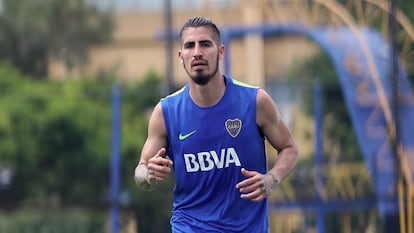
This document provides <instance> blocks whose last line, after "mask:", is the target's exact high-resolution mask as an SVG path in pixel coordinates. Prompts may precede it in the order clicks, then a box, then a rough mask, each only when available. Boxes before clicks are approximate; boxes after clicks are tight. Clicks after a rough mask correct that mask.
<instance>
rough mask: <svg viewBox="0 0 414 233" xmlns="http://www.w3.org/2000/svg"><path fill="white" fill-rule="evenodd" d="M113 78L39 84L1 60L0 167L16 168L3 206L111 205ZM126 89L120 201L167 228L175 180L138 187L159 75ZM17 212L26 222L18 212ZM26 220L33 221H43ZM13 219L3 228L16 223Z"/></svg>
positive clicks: (0, 195)
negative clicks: (136, 176) (150, 188)
mask: <svg viewBox="0 0 414 233" xmlns="http://www.w3.org/2000/svg"><path fill="white" fill-rule="evenodd" d="M113 83H114V82H113V78H106V79H104V80H96V81H93V80H92V79H87V78H80V79H76V80H70V81H65V82H54V81H47V80H43V81H40V80H35V79H31V78H27V77H25V76H24V75H22V74H21V73H20V72H18V71H17V70H14V69H13V68H11V66H10V65H8V64H5V63H3V64H0V169H1V168H2V167H10V168H12V170H13V179H12V183H11V185H9V186H7V187H2V186H1V184H0V206H2V207H6V208H12V209H13V208H14V206H25V205H30V206H32V205H36V206H39V208H40V209H43V208H45V207H46V206H49V205H50V204H51V203H55V202H57V203H58V205H62V204H65V205H66V204H69V205H71V204H75V205H82V206H83V207H86V208H87V207H95V206H96V205H99V206H101V205H103V206H105V205H107V204H108V201H109V197H108V196H109V195H108V191H109V167H110V151H111V143H110V141H111V116H112V115H111V113H112V112H111V111H112V109H111V90H112V87H113ZM121 87H122V113H121V114H122V135H121V138H122V148H121V149H122V151H121V154H122V155H121V156H122V158H121V166H122V168H121V179H122V180H121V185H122V198H121V200H120V201H121V204H122V205H123V207H125V208H135V209H136V211H137V212H138V213H139V214H138V215H139V216H141V217H142V219H140V223H141V224H140V226H141V227H145V226H147V227H153V226H157V225H159V226H161V225H162V224H160V223H165V222H168V221H166V219H168V218H169V215H170V210H171V199H172V198H171V193H172V186H173V180H170V181H169V182H167V183H165V184H163V185H160V187H159V190H158V191H156V192H152V193H149V192H144V191H141V190H139V189H138V188H137V186H136V184H135V182H134V179H133V171H134V168H135V166H136V164H137V162H138V160H139V153H140V151H141V149H142V145H143V144H144V141H145V139H146V135H147V125H148V117H149V113H150V112H151V109H152V107H153V106H154V105H155V104H156V103H157V102H158V101H159V100H160V98H161V96H160V92H161V91H160V87H161V78H160V77H159V76H158V75H157V74H156V73H155V72H149V73H148V75H147V76H146V77H145V78H144V79H143V81H142V82H137V83H127V84H125V85H122V86H121ZM144 211H145V214H144ZM21 215H22V216H23V215H24V214H23V212H22V213H21ZM29 215H30V212H29V213H28V216H27V217H28V218H30V216H29ZM12 216H14V217H16V218H17V219H16V220H15V221H20V220H19V218H20V217H19V216H20V214H18V215H12ZM145 217H147V219H146V220H145ZM148 217H150V218H148ZM54 220H56V221H57V222H59V221H60V220H59V219H58V217H57V218H56V219H54ZM0 221H1V217H0ZM22 221H23V220H22ZM24 221H26V220H24ZM27 221H29V222H28V223H27V224H28V225H29V226H32V225H33V224H38V222H42V221H43V220H42V218H35V219H33V220H30V219H29V220H27ZM154 222H155V224H154ZM10 224H14V223H10ZM10 224H9V225H4V226H16V225H18V224H17V223H16V225H10ZM31 224H32V225H31ZM68 224H69V223H68ZM41 225H42V224H41ZM46 225H47V224H46ZM164 225H165V224H164ZM42 227H43V225H42ZM45 227H52V228H51V229H54V228H53V227H54V225H53V226H49V225H47V226H45ZM3 229H5V228H3ZM16 229H18V228H16ZM34 229H40V228H36V227H34ZM42 229H43V228H42ZM47 229H49V228H47ZM0 232H1V231H0ZM38 232H42V231H40V230H39V231H38ZM45 232H55V231H53V230H52V231H45ZM68 232H69V231H68ZM80 232H88V231H83V230H81V231H80ZM91 232H92V231H91ZM150 232H157V230H156V229H155V228H154V230H151V231H150ZM158 232H160V231H158ZM161 232H162V230H161Z"/></svg>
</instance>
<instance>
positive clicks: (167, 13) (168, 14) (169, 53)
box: [162, 0, 174, 95]
mask: <svg viewBox="0 0 414 233" xmlns="http://www.w3.org/2000/svg"><path fill="white" fill-rule="evenodd" d="M164 24H165V36H166V38H165V39H166V45H165V75H166V83H165V88H164V90H163V93H162V94H163V95H168V94H170V93H171V91H172V89H173V84H174V80H173V79H174V69H173V65H172V59H173V40H174V38H173V31H172V30H173V29H172V9H171V0H164Z"/></svg>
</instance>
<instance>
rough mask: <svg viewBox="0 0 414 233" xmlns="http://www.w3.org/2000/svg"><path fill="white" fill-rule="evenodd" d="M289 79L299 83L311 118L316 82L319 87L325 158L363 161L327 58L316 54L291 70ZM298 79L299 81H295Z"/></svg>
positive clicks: (338, 86) (321, 54)
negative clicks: (320, 91)
mask: <svg viewBox="0 0 414 233" xmlns="http://www.w3.org/2000/svg"><path fill="white" fill-rule="evenodd" d="M289 77H291V78H290V79H292V80H295V82H298V83H302V85H303V90H304V98H303V100H304V108H305V111H306V113H307V114H308V115H310V116H312V115H313V111H314V109H313V107H314V104H313V85H314V82H315V80H316V79H318V80H319V83H320V85H321V88H322V108H323V127H324V128H323V130H324V132H323V133H324V154H325V155H329V156H325V159H329V160H332V159H333V160H338V161H353V160H360V159H361V158H362V156H361V152H360V149H359V146H358V142H357V140H356V136H355V131H354V130H353V126H352V123H351V120H350V116H349V113H348V110H347V107H346V105H345V101H344V99H343V96H342V91H341V87H340V85H339V81H338V78H337V77H336V73H335V70H334V69H333V66H332V64H331V62H330V60H329V58H328V57H327V56H326V55H325V54H323V53H319V54H317V55H315V56H314V57H313V58H312V59H309V60H306V61H303V62H302V64H299V65H296V66H295V69H294V70H292V71H290V74H289ZM297 78H299V80H297Z"/></svg>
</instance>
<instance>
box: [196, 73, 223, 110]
mask: <svg viewBox="0 0 414 233" xmlns="http://www.w3.org/2000/svg"><path fill="white" fill-rule="evenodd" d="M225 91H226V83H225V79H224V77H223V75H221V74H219V75H216V76H215V77H214V78H212V79H211V80H210V81H209V82H208V83H207V84H206V85H198V84H196V83H194V82H192V83H190V97H191V99H192V100H193V101H194V103H196V104H197V105H198V106H200V107H211V106H213V105H216V104H217V103H218V102H219V101H220V100H221V98H222V97H223V95H224V92H225Z"/></svg>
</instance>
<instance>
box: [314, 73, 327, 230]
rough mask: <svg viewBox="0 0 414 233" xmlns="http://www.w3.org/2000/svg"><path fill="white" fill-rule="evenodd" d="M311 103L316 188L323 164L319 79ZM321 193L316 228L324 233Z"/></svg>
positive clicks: (321, 182)
mask: <svg viewBox="0 0 414 233" xmlns="http://www.w3.org/2000/svg"><path fill="white" fill-rule="evenodd" d="M313 102H314V109H313V112H314V118H315V166H316V177H315V179H316V183H317V184H318V186H320V185H323V181H322V176H321V170H322V169H321V165H322V163H323V137H322V132H323V131H322V129H323V126H322V125H323V113H322V94H321V85H320V83H319V79H316V80H315V81H314V82H313ZM321 191H322V190H320V191H319V192H318V194H319V195H318V199H319V203H320V204H319V206H318V208H317V210H316V227H317V229H318V232H319V233H325V209H324V206H323V204H322V203H323V198H322V196H321Z"/></svg>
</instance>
